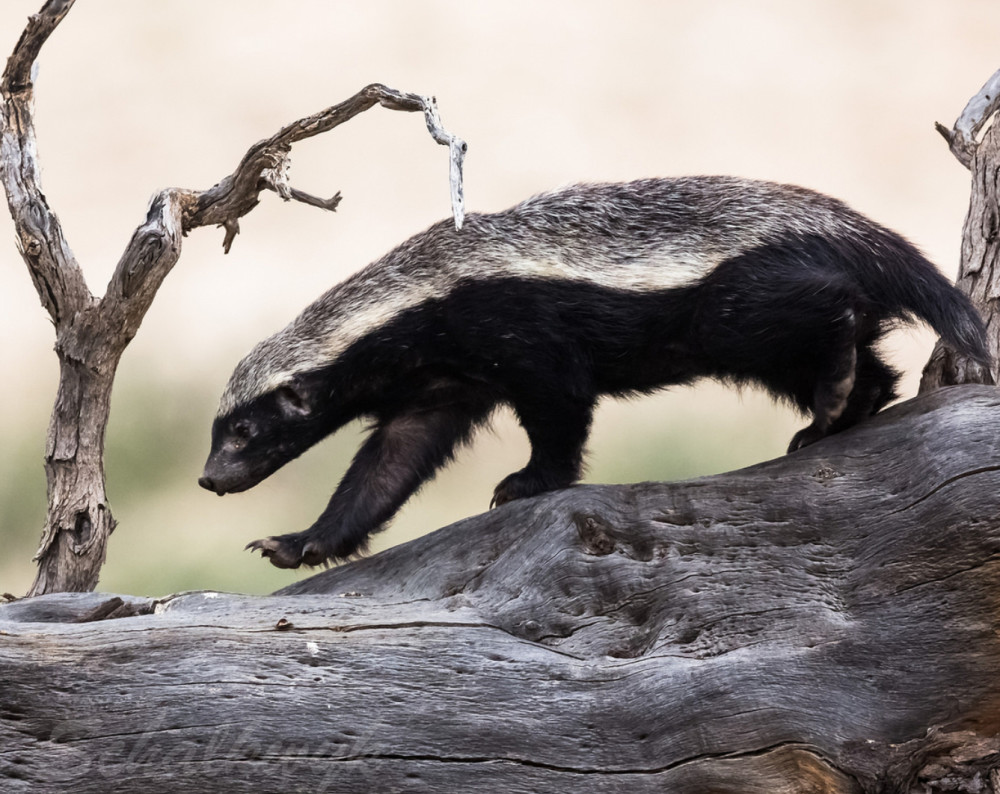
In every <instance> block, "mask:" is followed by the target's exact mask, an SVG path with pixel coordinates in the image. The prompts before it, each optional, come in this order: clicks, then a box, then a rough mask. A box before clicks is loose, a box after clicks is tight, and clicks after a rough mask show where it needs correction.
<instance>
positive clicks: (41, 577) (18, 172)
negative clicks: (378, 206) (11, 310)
mask: <svg viewBox="0 0 1000 794" xmlns="http://www.w3.org/2000/svg"><path fill="white" fill-rule="evenodd" d="M73 3H74V0H49V1H48V2H46V3H45V5H44V6H43V8H42V10H41V11H40V12H39V13H38V14H35V15H34V16H32V17H31V18H30V19H29V21H28V24H27V26H26V28H25V30H24V33H23V34H22V35H21V38H20V40H19V41H18V43H17V45H16V46H15V48H14V52H13V54H12V55H11V57H10V58H9V59H8V61H7V66H6V69H5V70H4V72H3V76H2V78H0V98H2V101H3V108H2V110H3V116H2V128H0V181H2V182H3V185H4V189H5V191H6V193H7V203H8V205H9V207H10V213H11V216H12V217H13V219H14V225H15V229H16V232H17V241H18V248H19V250H20V252H21V255H22V258H23V259H24V261H25V264H26V265H27V267H28V271H29V273H30V274H31V279H32V282H33V283H34V285H35V289H36V291H37V293H38V296H39V298H40V300H41V302H42V305H43V306H44V308H45V309H46V311H47V312H48V313H49V316H50V317H51V318H52V321H53V322H54V323H55V327H56V328H55V330H56V352H57V354H58V355H59V361H60V381H59V393H58V395H57V398H56V404H55V408H54V410H53V414H52V419H51V422H50V425H49V434H48V442H47V445H46V455H45V469H46V475H47V478H48V502H49V508H48V515H47V519H46V527H45V531H44V534H43V536H42V542H41V545H40V548H39V551H38V555H37V556H36V559H37V560H38V561H39V573H38V577H37V579H36V581H35V584H34V585H33V586H32V589H31V594H32V595H37V594H40V593H45V592H53V591H59V590H90V589H93V587H94V586H96V584H97V579H98V574H99V571H100V566H101V564H102V563H103V560H104V554H105V547H106V542H107V538H108V535H110V533H111V531H112V530H113V529H114V526H115V521H114V519H113V518H112V516H111V511H110V508H109V507H108V504H107V499H106V497H105V492H104V466H103V455H104V435H105V428H106V426H107V419H108V412H109V410H110V400H111V388H112V384H113V382H114V375H115V371H116V368H117V365H118V361H119V358H120V356H121V354H122V352H123V351H124V349H125V347H126V346H127V345H128V343H129V342H130V341H131V340H132V338H133V337H134V336H135V334H136V333H137V331H138V330H139V325H140V324H141V323H142V320H143V317H145V314H146V311H147V310H148V309H149V307H150V305H151V304H152V301H153V298H154V297H155V296H156V292H157V290H158V289H159V287H160V285H161V284H162V283H163V279H164V278H166V276H167V274H168V273H169V272H170V270H171V269H172V268H173V266H174V265H175V264H176V262H177V260H178V259H179V257H180V254H181V245H182V240H183V237H184V235H185V234H187V233H188V232H189V231H191V230H192V229H196V228H198V227H199V226H206V225H219V226H222V227H223V228H224V229H225V238H224V240H223V245H224V248H225V250H226V251H227V252H228V251H229V248H230V246H231V245H232V242H233V239H234V238H235V236H236V234H237V233H238V232H239V219H240V218H242V217H243V216H244V215H246V214H247V213H248V212H250V210H252V209H253V208H254V207H255V206H257V203H258V201H259V200H260V193H261V191H262V190H265V189H270V190H274V191H275V192H277V193H278V195H279V196H281V197H282V198H284V199H285V200H294V201H300V202H303V203H306V204H310V205H312V206H316V207H321V208H323V209H329V210H332V209H334V208H335V207H336V206H337V204H338V203H339V201H340V194H339V193H337V194H335V195H334V196H333V197H332V198H329V199H321V198H316V197H314V196H311V195H309V194H308V193H305V192H303V191H300V190H298V189H296V188H294V187H292V186H291V185H290V184H289V182H288V172H289V153H290V152H291V148H292V145H293V144H294V143H296V142H298V141H301V140H303V139H305V138H311V137H313V136H315V135H319V134H321V133H324V132H328V131H329V130H332V129H333V128H334V127H337V126H339V125H340V124H343V123H344V122H345V121H349V120H350V119H352V118H354V117H355V116H356V115H358V114H359V113H363V112H364V111H366V110H368V109H369V108H371V107H374V106H375V105H381V106H382V107H385V108H388V109H390V110H400V111H405V112H421V113H423V114H424V119H425V121H426V123H427V128H428V130H429V131H430V133H431V135H432V137H433V138H434V140H435V141H437V142H438V143H441V144H443V145H446V146H448V148H449V152H450V181H451V198H452V210H453V213H454V217H455V225H456V227H458V228H461V225H462V220H463V216H464V207H463V199H462V161H463V158H464V156H465V150H466V146H465V143H464V142H463V141H462V140H461V139H460V138H458V137H456V136H454V135H452V134H451V133H449V132H448V131H447V130H445V129H444V127H443V126H442V125H441V121H440V118H439V117H438V112H437V106H436V103H435V101H434V99H433V98H429V97H424V96H420V95H417V94H407V93H403V92H400V91H395V90H393V89H391V88H387V87H386V86H384V85H379V84H373V85H369V86H367V87H365V88H363V89H362V90H361V91H359V92H358V93H357V94H355V95H354V96H353V97H351V98H350V99H347V100H346V101H344V102H341V103H340V104H337V105H334V106H332V107H329V108H327V109H326V110H323V111H321V112H319V113H316V114H314V115H312V116H308V117H306V118H303V119H299V120H298V121H295V122H293V123H292V124H289V125H287V126H285V127H283V128H282V129H280V130H279V131H278V132H277V133H275V134H274V135H272V136H271V137H270V138H267V139H266V140H263V141H260V142H259V143H257V144H255V145H254V146H252V147H251V148H250V150H249V151H248V152H247V153H246V154H245V155H244V156H243V158H242V160H241V161H240V163H239V165H238V166H237V168H236V170H235V171H234V172H233V173H231V174H229V175H228V176H226V177H224V178H223V179H221V180H220V181H219V182H218V183H216V184H215V185H213V186H212V187H210V188H208V189H207V190H201V191H197V190H185V189H178V188H169V189H166V190H163V191H161V192H160V193H158V194H157V195H156V196H154V197H153V199H152V201H151V202H150V205H149V210H148V211H147V214H146V220H145V221H144V222H143V224H142V225H140V226H139V227H138V228H137V229H136V230H135V232H134V233H133V234H132V238H131V240H130V241H129V243H128V245H127V246H126V248H125V251H124V253H123V254H122V257H121V260H120V261H119V262H118V265H117V267H116V268H115V271H114V274H113V275H112V278H111V281H110V283H109V284H108V288H107V291H106V293H105V295H104V297H103V298H100V299H98V298H96V297H94V296H93V295H92V294H91V292H90V289H89V288H88V286H87V283H86V279H85V278H84V275H83V271H82V270H81V268H80V265H79V264H78V263H77V261H76V259H75V258H74V256H73V252H72V251H71V249H70V247H69V245H68V244H67V242H66V240H65V237H64V235H63V233H62V229H61V227H60V225H59V220H58V218H57V217H56V215H55V213H54V212H53V211H52V209H51V208H50V207H49V205H48V203H47V201H46V199H45V196H44V194H43V193H42V189H41V180H40V168H39V165H38V157H37V151H36V139H35V129H34V120H33V96H34V85H33V81H34V78H33V70H34V64H35V60H36V59H37V57H38V55H39V53H40V51H41V48H42V46H43V45H44V44H45V42H46V41H47V40H48V38H49V36H50V35H51V34H52V32H53V31H54V30H55V29H56V27H57V26H58V25H59V23H60V22H61V21H62V19H63V18H64V17H65V16H66V14H67V13H68V12H69V10H70V9H71V8H72V6H73Z"/></svg>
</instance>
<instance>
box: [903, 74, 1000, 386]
mask: <svg viewBox="0 0 1000 794" xmlns="http://www.w3.org/2000/svg"><path fill="white" fill-rule="evenodd" d="M998 108H1000V72H997V73H996V74H995V75H993V77H991V78H990V79H989V81H987V83H986V85H984V86H983V88H982V90H980V92H979V93H978V94H976V95H975V96H974V97H973V98H972V99H970V100H969V103H968V104H967V105H966V107H965V110H964V111H963V112H962V115H961V116H959V118H958V120H957V121H956V122H955V125H954V127H953V128H952V129H951V130H948V129H946V128H945V127H943V126H942V125H940V124H939V125H938V131H939V132H941V134H942V135H943V136H944V137H945V139H946V140H947V141H948V143H949V144H950V146H951V150H952V152H953V153H954V154H955V157H956V158H957V159H958V161H959V162H960V163H962V165H964V166H965V167H966V168H968V169H970V170H971V172H972V182H971V186H970V192H969V211H968V213H967V214H966V216H965V225H964V226H963V229H962V255H961V261H960V264H959V270H958V279H957V281H956V283H957V285H958V287H959V289H961V290H962V291H963V292H965V294H967V295H968V296H969V297H970V298H972V302H973V304H974V305H975V306H976V308H977V309H979V312H980V314H982V316H983V320H985V322H986V330H987V344H988V345H989V351H990V353H991V354H992V355H993V362H994V363H993V369H992V371H990V372H987V371H985V370H984V369H983V368H982V367H981V366H980V365H978V364H976V363H975V362H973V361H970V360H968V359H967V358H965V357H964V356H962V355H959V354H957V353H955V351H953V350H951V349H949V348H947V347H945V346H944V345H943V344H942V343H941V341H940V340H938V343H937V344H936V345H935V347H934V350H933V352H932V353H931V357H930V360H929V361H928V362H927V364H926V366H925V367H924V372H923V377H922V378H921V380H920V393H921V394H923V393H924V392H928V391H932V390H934V389H937V388H940V387H941V386H955V385H959V384H963V383H997V382H998V381H1000V317H998V315H997V311H996V300H997V298H1000V236H998V231H1000V193H998V191H1000V184H998V176H997V175H998V174H1000V132H998V130H997V128H996V125H995V124H994V125H992V126H991V127H990V128H989V129H988V130H986V133H985V134H984V135H983V139H982V142H978V143H977V141H976V136H977V135H978V134H979V132H980V131H981V130H982V128H983V127H984V126H985V125H986V124H987V123H989V121H990V119H992V118H993V116H994V114H995V113H996V111H997V109H998Z"/></svg>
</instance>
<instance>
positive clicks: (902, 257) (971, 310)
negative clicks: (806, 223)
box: [858, 228, 993, 367]
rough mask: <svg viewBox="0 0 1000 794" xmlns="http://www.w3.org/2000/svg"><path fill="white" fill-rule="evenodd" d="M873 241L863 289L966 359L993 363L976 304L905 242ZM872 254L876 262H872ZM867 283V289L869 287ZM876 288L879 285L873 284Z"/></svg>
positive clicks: (889, 235)
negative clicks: (920, 324)
mask: <svg viewBox="0 0 1000 794" xmlns="http://www.w3.org/2000/svg"><path fill="white" fill-rule="evenodd" d="M878 231H879V232H880V234H878V239H876V240H874V241H871V243H870V247H869V258H868V264H867V266H866V267H864V268H863V270H864V271H865V272H864V274H862V273H858V276H859V278H860V280H861V282H862V283H863V284H866V287H867V286H868V284H871V287H872V288H873V291H870V292H869V294H874V295H879V296H880V298H881V300H882V301H884V302H885V303H886V304H888V305H886V309H888V310H889V311H890V312H892V313H897V314H910V315H913V316H915V317H918V318H920V319H921V320H923V321H924V322H926V323H927V324H928V325H930V326H931V328H933V329H934V330H935V331H937V333H938V335H939V336H940V337H941V338H942V339H943V340H944V341H945V342H946V343H947V344H948V345H949V346H950V347H952V348H954V349H955V350H956V351H957V352H959V353H961V354H962V355H965V356H968V357H969V358H971V359H972V360H973V361H976V362H977V363H979V364H982V365H983V366H985V367H989V366H991V365H992V363H993V360H992V357H991V356H990V354H989V351H988V350H987V347H986V326H985V325H984V324H983V319H982V317H980V316H979V312H978V311H977V310H976V308H975V306H973V305H972V301H970V300H969V298H968V296H967V295H965V293H963V292H961V291H960V290H959V289H958V288H957V287H955V286H954V285H953V284H952V283H951V282H950V281H949V280H948V279H946V278H945V277H944V276H943V275H942V274H941V272H940V271H939V270H938V269H937V268H936V267H935V266H934V264H933V263H932V262H930V260H928V259H927V258H926V257H925V256H924V255H923V254H922V253H920V251H919V250H918V249H917V248H916V247H915V246H914V245H912V244H911V243H909V242H908V241H907V240H905V239H903V238H902V237H900V236H899V235H897V234H896V233H894V232H891V231H888V230H886V229H881V228H880V229H879V230H878ZM872 254H874V256H875V260H876V261H875V262H872V261H871V258H870V257H871V255H872ZM866 282H867V283H866ZM872 282H875V283H872Z"/></svg>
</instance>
